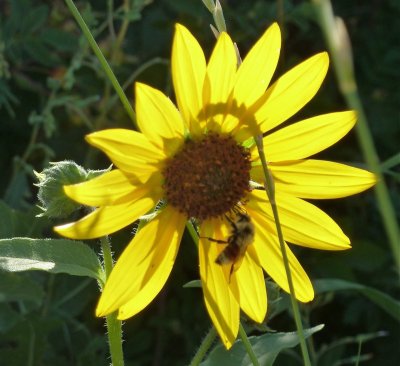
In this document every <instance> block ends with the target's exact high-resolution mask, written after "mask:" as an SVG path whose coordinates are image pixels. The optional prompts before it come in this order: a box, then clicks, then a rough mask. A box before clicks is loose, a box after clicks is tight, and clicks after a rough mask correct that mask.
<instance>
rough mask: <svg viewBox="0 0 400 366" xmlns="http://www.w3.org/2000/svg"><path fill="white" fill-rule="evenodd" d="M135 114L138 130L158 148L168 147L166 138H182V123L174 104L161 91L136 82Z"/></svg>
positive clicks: (169, 139)
mask: <svg viewBox="0 0 400 366" xmlns="http://www.w3.org/2000/svg"><path fill="white" fill-rule="evenodd" d="M136 114H137V122H138V125H139V128H140V130H141V131H142V132H143V134H144V135H145V136H146V137H147V139H148V140H149V141H151V142H153V143H154V144H156V145H157V146H158V147H160V149H164V148H168V147H169V145H170V144H165V143H164V141H165V140H168V141H171V140H174V139H178V140H181V141H182V140H183V134H184V124H183V121H182V117H181V115H180V113H179V111H178V110H177V109H176V107H175V105H174V104H173V103H172V102H171V100H170V99H169V98H167V97H166V96H165V95H164V94H163V93H162V92H160V91H159V90H157V89H154V88H152V87H150V86H148V85H145V84H141V83H136Z"/></svg>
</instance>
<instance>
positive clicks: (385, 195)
mask: <svg viewBox="0 0 400 366" xmlns="http://www.w3.org/2000/svg"><path fill="white" fill-rule="evenodd" d="M312 2H313V4H314V5H315V8H316V9H317V16H318V20H319V23H320V26H321V28H322V31H323V33H324V36H325V40H326V43H327V46H328V49H329V52H330V54H331V56H332V61H333V67H334V70H335V74H336V79H337V81H338V85H339V89H340V91H341V93H342V94H343V96H344V98H345V100H346V102H347V104H348V106H349V107H350V108H351V109H354V110H356V111H357V115H358V122H357V124H356V133H357V138H358V141H359V144H360V147H361V150H362V152H363V155H364V159H365V161H366V162H367V164H368V166H369V168H370V170H371V171H372V172H373V173H375V174H376V177H377V183H376V186H375V194H376V199H377V203H378V207H379V211H380V214H381V217H382V221H383V225H384V227H385V231H386V234H387V236H388V238H389V244H390V248H391V251H392V255H393V257H394V258H393V260H394V262H395V265H396V267H397V272H398V273H399V274H400V246H399V243H400V232H399V226H398V223H397V220H396V214H395V211H394V208H393V205H392V202H391V198H390V195H389V191H388V189H387V186H386V184H385V180H384V177H383V175H382V168H381V166H380V162H379V157H378V153H377V151H376V148H375V145H374V141H373V138H372V134H371V131H370V129H369V127H368V122H367V117H366V115H365V112H364V108H363V106H362V103H361V98H360V95H359V93H358V90H357V82H356V80H355V76H354V69H353V60H352V52H351V44H350V39H349V37H348V34H347V31H346V28H345V25H344V23H343V22H342V21H341V19H339V18H335V17H334V14H333V10H332V5H331V2H330V1H329V0H312Z"/></svg>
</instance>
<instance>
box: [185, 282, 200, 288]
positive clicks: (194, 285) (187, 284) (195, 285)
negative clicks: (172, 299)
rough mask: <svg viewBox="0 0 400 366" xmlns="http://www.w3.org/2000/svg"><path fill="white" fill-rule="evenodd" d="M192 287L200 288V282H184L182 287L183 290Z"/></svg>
mask: <svg viewBox="0 0 400 366" xmlns="http://www.w3.org/2000/svg"><path fill="white" fill-rule="evenodd" d="M192 287H195V288H201V281H200V280H193V281H189V282H186V283H185V284H184V285H183V288H192Z"/></svg>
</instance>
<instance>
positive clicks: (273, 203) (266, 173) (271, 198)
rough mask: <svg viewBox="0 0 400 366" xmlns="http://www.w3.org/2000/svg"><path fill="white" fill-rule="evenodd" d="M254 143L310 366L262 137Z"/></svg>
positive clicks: (295, 313) (302, 345)
mask: <svg viewBox="0 0 400 366" xmlns="http://www.w3.org/2000/svg"><path fill="white" fill-rule="evenodd" d="M255 141H256V145H257V149H258V154H259V156H260V160H261V164H262V167H263V172H264V187H265V191H266V193H267V196H268V200H269V202H270V204H271V208H272V212H273V215H274V221H275V225H276V230H277V234H278V238H279V244H280V247H281V252H282V257H283V264H284V266H285V271H286V277H287V280H288V284H289V290H290V301H291V304H292V310H293V316H294V320H295V322H296V327H297V333H298V336H299V339H300V348H301V353H302V355H303V361H304V365H305V366H311V361H310V356H309V354H308V348H307V344H306V340H305V337H304V330H303V324H302V322H301V316H300V310H299V306H298V304H297V301H296V294H295V289H294V286H293V279H292V273H291V271H290V266H289V260H288V256H287V252H286V246H285V242H284V239H283V233H282V228H281V224H280V220H279V213H278V206H277V205H276V200H275V187H274V180H273V177H272V175H271V172H270V170H269V169H268V165H267V160H266V158H265V153H264V144H263V138H262V135H258V136H256V137H255Z"/></svg>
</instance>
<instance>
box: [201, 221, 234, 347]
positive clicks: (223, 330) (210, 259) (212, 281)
mask: <svg viewBox="0 0 400 366" xmlns="http://www.w3.org/2000/svg"><path fill="white" fill-rule="evenodd" d="M219 226H220V221H219V220H212V221H204V222H203V223H202V225H201V228H200V236H201V237H202V238H200V241H199V261H200V277H201V282H202V286H203V293H204V300H205V303H206V308H207V311H208V314H209V315H210V318H211V320H212V322H213V324H214V326H215V329H216V330H217V332H218V334H219V336H220V337H221V340H222V343H223V344H224V345H225V347H226V348H227V349H229V348H230V347H232V344H233V343H234V341H235V339H236V336H237V334H238V331H239V310H240V309H239V304H238V302H237V300H236V299H237V298H238V294H234V293H233V292H232V290H233V286H230V285H229V284H227V278H226V272H225V271H226V269H225V268H224V267H226V266H220V265H218V264H216V263H215V259H216V258H217V256H218V254H219V252H220V251H221V250H222V249H221V245H220V244H217V243H215V242H211V241H210V240H208V239H205V238H204V237H206V238H213V239H219V238H221V233H220V230H219V229H218V227H219ZM218 247H220V248H218Z"/></svg>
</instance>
